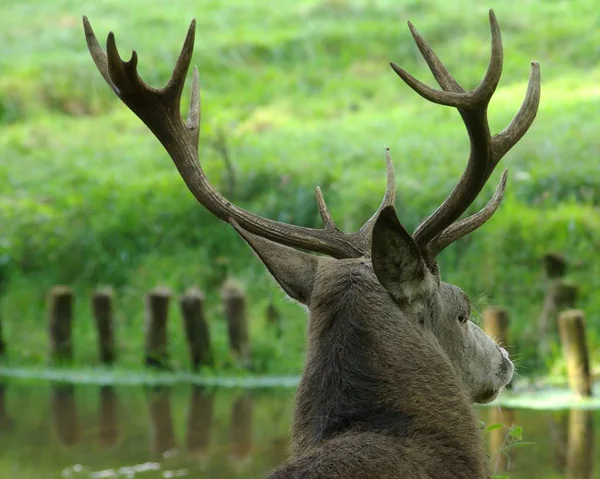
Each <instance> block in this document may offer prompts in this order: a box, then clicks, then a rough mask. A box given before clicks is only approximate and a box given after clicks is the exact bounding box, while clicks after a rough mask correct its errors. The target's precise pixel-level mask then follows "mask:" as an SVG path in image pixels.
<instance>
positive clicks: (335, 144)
mask: <svg viewBox="0 0 600 479" xmlns="http://www.w3.org/2000/svg"><path fill="white" fill-rule="evenodd" d="M489 7H493V8H494V9H495V12H496V15H497V17H498V20H499V22H500V26H501V29H502V34H503V42H504V52H505V61H504V70H503V76H502V79H501V82H500V86H499V88H498V91H497V93H496V95H495V97H494V99H493V101H492V103H491V106H490V111H489V121H490V125H491V129H492V132H493V133H495V132H498V131H499V130H501V129H502V128H504V127H505V126H506V125H507V124H508V122H509V121H510V119H511V118H512V116H513V115H514V114H515V113H516V111H517V110H518V108H519V106H520V103H521V101H522V98H523V96H524V93H525V88H526V84H527V79H528V71H529V62H530V61H531V60H537V61H539V62H540V65H541V72H542V100H541V106H540V110H539V113H538V117H537V119H536V121H535V123H534V125H533V127H532V128H531V129H530V131H529V132H528V133H527V135H526V136H525V137H524V138H523V139H522V140H521V142H520V143H519V144H518V145H517V146H516V147H515V148H514V149H513V150H512V151H511V152H510V153H509V154H508V155H507V156H506V157H505V159H504V160H503V161H502V163H501V166H506V167H508V168H509V183H508V188H507V193H506V197H505V201H504V204H503V205H502V207H501V208H500V210H499V211H498V212H497V214H496V215H495V216H494V218H493V219H492V220H491V221H490V222H489V223H488V224H486V226H485V227H483V228H482V229H481V230H479V231H478V232H477V233H475V234H473V235H471V236H469V237H468V238H466V239H464V240H461V241H460V242H458V243H457V244H455V245H453V246H452V247H450V248H448V249H447V250H446V251H444V253H443V254H442V255H441V258H440V262H441V267H442V273H443V276H444V279H445V280H446V281H449V282H454V283H456V284H457V285H459V286H461V287H462V288H463V289H465V291H466V292H467V293H468V294H469V295H470V296H471V297H472V298H474V299H475V301H474V304H475V306H476V308H477V309H478V310H479V311H481V310H482V308H484V307H485V306H486V305H488V304H496V305H501V306H505V307H507V308H509V309H510V312H511V317H512V320H513V321H512V328H513V329H512V333H513V342H514V345H515V346H514V348H513V351H514V352H515V353H516V354H518V355H519V356H520V362H521V363H522V365H523V367H522V368H521V374H528V373H530V372H533V371H534V370H535V368H536V367H538V366H539V365H540V364H541V365H544V366H548V365H549V364H550V363H551V362H552V361H553V359H554V358H542V359H541V360H535V358H534V356H533V355H534V352H535V348H536V345H537V340H538V338H537V330H536V321H537V316H538V314H539V312H540V309H541V303H542V297H543V286H544V284H543V280H544V278H543V272H542V256H543V255H544V254H545V253H547V252H549V251H558V252H561V253H563V254H565V255H566V257H567V258H568V260H569V261H570V264H571V265H572V267H571V269H570V270H569V276H570V279H572V280H573V281H575V282H576V283H578V284H579V286H580V300H579V306H580V307H581V308H583V309H584V310H585V311H586V313H587V317H588V324H589V328H590V334H589V339H590V345H591V348H592V351H593V354H594V356H595V358H596V359H598V358H599V357H600V293H599V292H598V291H600V258H599V257H598V253H599V248H600V215H599V209H598V208H599V207H598V204H599V203H600V157H599V152H600V135H599V134H598V133H599V132H600V114H598V111H599V110H600V48H599V45H600V29H598V28H597V26H598V25H599V24H600V10H599V9H598V8H597V6H596V5H595V3H594V2H591V1H585V0H575V1H570V2H567V1H521V2H518V3H517V2H513V1H507V2H496V4H493V3H492V4H489V5H488V4H478V6H477V7H473V3H472V2H466V1H456V2H445V1H442V0H429V1H426V2H415V1H405V2H398V1H391V0H390V1H388V0H379V1H378V0H363V1H359V0H320V1H319V0H311V1H309V0H301V1H290V0H282V1H280V2H279V3H278V4H277V7H276V8H274V7H273V5H272V4H270V3H267V2H243V1H241V0H231V1H221V2H217V1H214V0H212V1H209V0H205V1H200V2H199V1H190V0H182V1H180V2H177V7H176V8H173V3H172V2H159V1H157V2H141V1H138V0H136V1H133V0H132V1H130V2H116V1H114V0H102V1H98V2H94V3H91V2H88V3H87V4H85V5H82V2H75V1H74V0H57V1H53V2H39V1H32V0H23V1H21V2H18V3H14V2H12V3H8V2H2V3H1V4H0V123H1V128H0V157H1V158H2V161H1V162H0V282H1V284H0V287H1V293H2V297H1V299H0V301H1V303H0V308H1V310H0V317H1V318H2V322H3V332H4V336H5V339H6V342H7V345H8V353H7V357H6V359H5V360H4V361H5V363H6V364H8V365H40V364H43V363H44V362H45V361H46V358H47V333H46V325H45V324H46V323H45V313H44V297H45V294H46V291H47V290H48V288H49V287H50V286H52V285H54V284H69V285H72V286H73V287H74V288H75V289H76V291H77V293H78V296H77V302H76V314H77V316H76V321H75V339H76V344H75V346H76V360H77V363H78V364H80V365H86V366H87V365H90V364H94V363H95V362H96V350H95V345H96V343H95V341H96V339H95V331H94V328H93V323H92V320H91V316H90V313H89V306H88V303H89V300H88V295H89V292H90V291H91V289H92V288H94V287H96V286H100V285H105V284H109V285H113V286H114V287H115V288H116V291H117V300H118V303H117V305H118V320H119V324H118V327H119V329H118V332H117V333H118V339H119V351H120V366H122V367H131V368H133V367H140V366H141V351H142V344H143V341H142V337H143V296H144V294H145V293H146V292H147V291H148V290H149V289H151V288H153V287H154V286H156V285H165V286H168V287H170V288H172V289H173V290H174V291H175V292H178V293H179V292H182V291H183V290H184V289H185V288H187V287H188V286H190V285H192V284H197V285H198V286H200V287H201V288H202V289H203V290H204V291H205V292H206V294H207V314H208V316H209V318H210V321H211V328H212V332H213V338H214V343H215V346H214V347H215V351H216V356H217V370H219V371H224V370H228V369H230V368H232V367H233V366H232V362H231V360H230V358H229V357H228V353H227V341H226V337H225V331H226V326H225V325H224V322H223V315H222V311H221V309H220V307H219V302H220V297H219V287H220V284H221V283H222V282H223V279H224V278H225V275H226V274H230V275H233V276H235V277H237V278H238V279H239V280H240V281H241V282H242V283H243V284H245V285H246V287H247V289H248V294H249V305H250V312H251V336H252V343H253V355H254V358H255V361H256V369H257V371H259V372H270V373H297V372H298V371H299V368H300V366H301V364H302V359H303V351H304V328H305V315H304V312H303V311H302V310H301V309H300V308H299V307H297V306H295V305H293V304H291V303H290V302H289V301H286V300H285V299H283V294H282V293H281V292H280V291H279V289H278V288H277V287H276V285H275V284H274V282H273V281H272V280H271V279H270V278H269V277H268V276H267V274H266V272H265V270H264V268H263V266H262V265H261V264H260V263H259V261H258V260H257V259H255V258H254V257H253V255H252V253H251V252H250V250H249V248H248V247H247V246H246V245H245V244H244V242H243V241H242V240H241V239H239V238H238V237H237V236H236V234H235V233H234V232H233V231H232V230H231V229H230V227H228V226H227V225H225V224H223V223H220V222H219V221H218V220H216V219H214V218H212V217H211V216H210V215H209V214H208V213H206V212H205V211H204V209H203V208H202V207H201V206H199V205H198V204H197V203H196V202H195V200H194V199H193V197H192V195H191V194H190V193H189V192H188V190H187V189H186V187H185V186H184V184H183V181H182V180H181V178H180V177H179V175H178V173H177V171H176V169H175V167H174V166H173V164H172V162H171V160H170V159H169V157H168V156H167V154H166V153H165V152H164V150H163V149H162V147H161V145H160V144H159V142H158V141H157V140H156V139H155V138H154V137H153V136H152V134H151V133H150V132H149V131H148V130H147V129H146V127H145V126H144V125H143V124H142V122H141V121H139V119H138V118H137V117H135V115H134V114H132V113H131V112H130V111H129V110H128V109H127V108H126V107H125V106H124V105H123V104H122V103H121V102H120V101H119V100H118V99H117V98H116V97H115V96H114V94H113V93H112V91H110V89H109V88H108V86H107V85H106V84H105V83H104V80H103V79H102V78H101V76H100V74H99V73H98V72H97V70H96V68H95V66H94V64H93V62H92V60H91V58H90V56H89V54H88V51H87V48H86V45H85V39H84V35H83V28H82V25H81V16H82V15H84V14H85V15H87V16H88V18H89V19H90V21H91V23H92V26H93V27H94V30H95V32H96V34H97V35H98V37H99V39H100V41H101V43H102V44H104V39H105V38H106V35H107V34H108V32H109V31H110V30H113V31H114V32H115V34H116V38H117V44H118V45H119V49H120V51H121V53H122V55H123V56H124V57H128V54H129V53H128V52H129V51H130V50H131V49H132V48H135V49H136V50H137V52H138V53H139V56H140V63H139V70H140V73H141V75H142V76H143V77H144V79H145V80H146V81H147V82H149V83H150V84H152V85H154V86H162V85H163V84H164V83H165V82H166V81H167V79H168V77H169V74H170V69H171V68H172V66H173V65H174V62H175V59H176V58H177V55H178V53H179V49H180V47H181V44H182V42H183V39H184V36H185V33H186V30H187V27H188V25H189V22H190V21H191V19H192V18H193V17H195V18H196V20H197V33H196V47H195V53H194V59H193V63H194V64H196V65H198V68H199V70H200V77H201V88H202V102H203V103H202V113H203V123H202V131H201V136H200V149H201V162H202V165H203V167H204V169H205V171H206V173H207V175H208V176H209V178H210V180H211V181H212V182H213V184H215V185H216V186H217V187H218V188H219V189H220V190H221V191H223V192H227V194H228V195H229V196H230V197H231V198H232V199H233V200H234V201H235V202H237V203H238V204H240V205H242V206H244V207H246V208H248V209H251V210H253V211H255V212H257V213H259V214H262V215H264V216H268V217H270V218H274V219H278V220H282V221H288V222H294V223H296V224H300V225H309V226H317V225H319V224H320V219H319V216H318V213H317V208H316V203H315V200H314V188H315V186H317V185H320V186H321V188H322V190H323V192H324V194H325V197H326V199H327V201H328V204H329V206H330V209H331V211H332V214H333V216H334V217H335V218H336V220H337V222H338V225H339V226H341V227H342V228H343V229H345V230H353V229H355V228H357V227H359V226H360V225H361V224H362V222H364V220H366V219H367V218H368V217H369V216H370V215H371V214H372V213H373V212H374V211H375V209H376V207H377V206H378V204H379V202H380V199H381V196H382V195H383V191H384V188H385V167H384V149H385V148H386V147H390V148H391V149H392V155H393V158H394V162H395V166H396V174H397V182H398V199H397V203H396V207H397V210H398V212H399V214H400V215H401V219H402V221H403V223H404V224H405V225H406V227H407V228H408V229H409V230H412V229H414V227H415V226H416V225H417V224H418V222H419V221H420V220H421V219H423V218H424V217H425V216H426V215H428V214H429V213H430V212H431V211H433V209H434V208H435V207H436V206H437V205H438V204H439V203H440V202H441V201H442V200H443V199H444V197H445V196H446V195H447V193H448V192H449V191H450V190H451V188H452V187H453V185H454V183H455V182H456V181H457V179H458V178H459V176H460V174H461V171H462V169H463V168H464V166H465V163H466V159H467V154H468V138H467V135H466V133H465V131H464V127H463V125H462V122H461V120H460V117H459V115H458V114H457V112H456V111H455V110H454V109H451V108H447V107H442V106H439V105H434V104H430V103H427V102H426V101H425V100H423V99H422V98H421V97H419V96H418V95H417V94H415V93H414V92H413V91H411V90H410V89H409V88H408V87H407V86H406V85H405V84H404V83H403V82H402V81H401V80H400V79H399V78H398V77H397V76H396V75H395V74H394V72H393V71H392V70H391V69H390V67H389V62H390V61H394V62H395V63H397V64H398V65H400V66H402V67H403V68H405V69H407V70H408V71H410V72H411V73H413V74H414V75H415V76H417V77H418V78H420V79H423V80H424V81H426V82H427V83H428V84H430V85H433V80H432V79H431V74H430V73H429V72H428V71H427V69H426V65H425V64H424V62H423V61H422V60H421V58H420V56H419V54H418V50H417V48H416V46H415V45H414V42H413V40H412V38H411V36H410V33H409V30H408V28H407V26H406V22H407V21H408V20H410V21H411V22H413V23H414V24H415V26H416V27H417V28H418V29H419V31H420V32H421V33H422V34H423V35H424V36H425V38H426V39H427V40H428V41H429V42H430V44H431V46H432V47H433V48H434V49H435V51H436V52H437V53H438V55H439V56H440V58H441V59H442V60H443V61H444V62H445V64H446V65H447V66H448V68H449V69H450V71H452V72H453V73H454V75H455V77H456V78H457V79H458V81H460V82H461V83H462V84H463V86H464V87H465V88H469V89H471V88H474V87H475V86H476V85H477V84H478V83H479V81H480V80H481V78H482V77H483V74H484V72H485V68H486V66H487V61H488V58H489V43H490V42H489V38H490V34H489V25H488V18H487V10H488V8H489ZM190 76H191V75H190ZM188 90H189V89H188ZM186 96H187V93H186ZM186 99H187V98H186ZM184 104H185V103H184ZM223 144H225V145H226V149H227V152H228V155H229V157H230V159H231V161H232V163H233V165H234V169H233V172H231V171H230V170H229V169H228V168H227V164H226V162H225V161H224V158H223V155H222V152H221V150H222V148H221V147H222V146H223ZM500 171H501V168H498V171H497V172H496V173H495V174H494V175H493V176H492V179H491V181H490V184H489V185H488V186H487V187H486V189H485V190H484V193H483V194H482V195H481V197H480V198H479V199H478V201H477V204H476V205H475V207H481V206H482V205H483V204H484V203H485V202H486V201H487V199H488V198H489V196H490V195H491V193H492V191H493V189H494V188H495V185H496V183H497V181H498V180H499V175H500ZM475 207H474V208H472V210H473V211H474V209H475ZM270 300H273V301H275V304H276V305H277V307H278V308H279V309H280V310H281V311H282V317H283V325H284V334H283V337H282V339H281V340H280V341H275V336H274V334H273V332H272V331H269V330H268V329H267V328H266V327H265V323H264V314H263V311H264V308H265V306H266V304H267V303H268V301H270ZM169 328H170V335H171V339H172V342H171V354H172V357H173V362H174V365H175V366H176V367H181V368H185V367H187V351H186V349H185V344H184V340H183V332H182V327H181V321H180V319H179V315H178V308H177V303H176V301H174V302H173V304H172V318H171V322H170V325H169Z"/></svg>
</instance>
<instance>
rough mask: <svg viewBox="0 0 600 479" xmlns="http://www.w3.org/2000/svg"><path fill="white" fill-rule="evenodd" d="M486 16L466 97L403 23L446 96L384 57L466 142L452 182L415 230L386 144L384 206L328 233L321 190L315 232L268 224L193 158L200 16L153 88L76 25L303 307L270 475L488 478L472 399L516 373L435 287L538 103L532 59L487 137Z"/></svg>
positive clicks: (460, 305) (491, 209)
mask: <svg viewBox="0 0 600 479" xmlns="http://www.w3.org/2000/svg"><path fill="white" fill-rule="evenodd" d="M489 22H490V28H491V56H490V60H489V64H488V67H487V71H486V73H485V76H484V78H483V80H482V81H481V83H480V84H479V85H478V86H477V87H476V88H475V89H473V90H472V91H465V89H463V88H462V87H461V86H460V84H459V83H458V82H457V81H456V80H455V79H454V77H453V76H452V75H451V74H450V72H449V71H448V70H447V68H446V67H445V66H444V65H443V63H442V62H441V61H440V59H439V58H438V57H437V55H436V54H435V53H434V51H433V50H432V49H431V48H430V46H429V45H428V43H426V41H425V40H424V38H423V37H422V36H421V35H420V34H419V33H418V31H417V30H416V28H415V27H414V26H413V25H412V23H410V22H408V27H409V29H410V32H411V34H412V37H413V39H414V41H415V43H416V45H417V47H418V49H419V51H420V53H421V55H422V56H423V58H424V60H425V62H426V63H427V65H428V66H429V68H430V70H431V72H432V74H433V76H434V78H435V80H436V81H437V83H438V84H439V86H440V87H441V89H434V88H431V87H429V86H428V85H426V84H425V83H423V82H421V81H420V80H418V79H416V78H415V77H413V76H412V75H411V74H409V73H408V72H406V71H405V70H403V69H402V68H400V67H399V66H397V65H396V64H395V63H393V62H391V63H390V65H391V67H392V69H393V70H394V72H395V73H396V74H397V75H398V76H399V77H400V78H401V79H402V80H403V81H404V82H405V83H406V84H407V85H408V86H409V87H410V88H411V89H412V90H414V91H415V92H416V93H417V94H419V95H420V96H421V97H423V98H424V99H425V100H428V101H429V102H433V103H436V104H439V105H442V106H448V107H453V108H456V109H457V110H458V112H459V114H460V116H461V117H462V120H463V122H464V126H465V128H466V130H467V134H468V136H469V140H470V150H469V156H468V161H467V166H466V168H465V170H464V172H463V173H462V176H461V177H460V179H459V180H458V182H457V183H456V185H455V186H454V188H453V189H452V191H451V192H450V193H449V194H448V196H447V197H446V199H445V200H444V201H443V202H442V203H441V204H440V206H439V207H438V208H437V209H436V210H435V211H434V212H433V213H432V214H430V215H429V216H428V217H427V218H426V219H424V220H423V221H422V222H421V223H420V224H419V225H418V226H417V228H416V229H415V230H414V232H413V233H412V234H411V233H409V232H408V231H407V229H406V228H405V227H404V226H403V225H402V223H401V222H400V220H399V218H398V215H397V213H396V210H395V206H394V205H395V198H396V183H395V182H396V177H395V172H394V167H393V164H392V160H391V155H390V150H389V148H388V149H386V150H385V159H386V171H387V183H386V190H385V194H384V198H383V200H382V202H381V204H380V205H379V207H378V208H377V210H376V212H375V213H374V214H373V215H372V216H371V217H370V218H369V219H368V220H367V221H366V222H365V223H364V224H363V226H361V227H360V229H358V230H357V231H353V232H344V231H342V230H340V229H339V228H338V227H337V225H336V223H335V221H334V219H333V217H332V215H331V214H330V212H329V209H328V207H327V205H326V202H325V200H324V196H323V193H322V192H321V190H320V188H319V187H317V188H316V203H317V207H318V210H319V213H320V216H321V218H322V220H323V227H322V228H309V227H305V226H298V225H293V224H287V223H282V222H278V221H275V220H272V219H269V218H266V217H261V216H258V215H256V214H253V213H252V212H250V211H247V210H245V209H243V208H242V207H240V206H237V205H235V204H233V203H232V202H230V201H229V200H227V199H226V198H225V197H223V196H222V195H221V194H220V193H219V192H218V191H217V190H216V189H215V187H214V186H212V185H211V184H210V183H209V181H208V179H207V177H206V175H205V173H204V171H203V169H202V166H201V164H200V161H199V128H200V93H199V74H198V69H197V68H196V67H194V69H193V74H192V87H191V97H190V98H191V99H190V107H189V113H188V115H187V118H186V119H185V120H184V119H183V118H182V116H181V112H180V103H181V95H182V92H183V88H184V83H185V80H186V76H187V74H188V69H189V66H190V63H191V58H192V53H193V47H194V39H195V19H194V20H192V22H191V24H190V26H189V29H188V31H187V36H186V38H185V41H184V43H183V47H182V49H181V52H180V55H179V57H178V59H177V61H176V63H175V66H174V69H173V73H172V76H171V78H170V79H169V81H168V83H167V84H166V86H164V87H163V88H160V89H158V88H154V87H151V86H149V85H148V84H146V83H145V82H144V80H143V79H142V78H140V76H139V75H138V72H137V64H138V56H137V53H136V51H135V50H133V52H132V55H131V58H130V59H129V60H128V61H124V60H123V59H122V58H121V56H120V54H119V52H118V50H117V45H116V41H115V36H114V34H113V32H110V33H109V34H108V37H107V41H106V51H104V50H103V49H102V47H101V46H100V44H99V42H98V40H97V38H96V35H95V33H94V31H93V29H92V26H91V24H90V22H89V20H88V18H87V17H86V16H83V27H84V32H85V37H86V42H87V47H88V50H89V52H90V55H91V57H92V59H93V61H94V63H95V65H96V67H97V68H98V70H99V72H100V74H101V75H102V77H103V78H104V80H105V81H106V82H107V83H108V85H109V86H110V87H111V88H112V90H113V92H114V93H115V94H116V96H117V97H118V98H119V99H120V100H121V101H122V102H123V103H124V104H125V105H126V106H127V107H128V108H129V109H130V110H131V111H133V112H134V113H135V114H136V115H137V116H138V118H139V119H140V120H141V121H142V122H143V123H144V124H145V125H146V126H147V127H148V129H149V130H150V131H151V132H152V133H153V134H154V136H155V137H156V138H157V139H158V140H159V142H160V143H161V144H162V146H163V147H164V149H165V150H166V152H167V153H168V154H169V156H170V157H171V159H172V160H173V162H174V164H175V166H176V168H177V170H178V171H179V173H180V175H181V177H182V179H183V181H184V182H185V184H186V185H187V188H188V189H189V190H190V192H191V193H192V194H193V196H194V197H195V198H196V199H197V201H198V202H199V203H200V204H201V205H203V206H204V207H205V208H207V209H208V210H209V211H210V212H211V213H212V214H213V215H214V216H216V217H217V218H219V219H220V220H222V221H223V222H226V223H228V224H229V225H230V226H231V227H232V228H234V229H235V231H236V232H237V233H238V234H239V235H240V236H241V237H242V238H243V240H245V242H246V243H248V245H249V246H250V247H251V249H252V250H253V252H254V254H255V255H256V256H257V257H258V258H259V259H260V261H261V262H262V263H263V264H264V266H265V267H266V268H267V270H268V271H269V273H270V275H271V276H272V277H273V278H274V279H275V281H276V282H277V283H278V284H279V285H280V287H281V288H282V290H283V292H285V294H286V295H287V296H289V298H291V300H293V301H295V302H297V303H299V304H300V305H301V306H302V307H304V308H305V309H306V311H307V313H308V325H307V333H306V334H307V335H306V340H307V346H306V355H305V360H304V365H303V369H302V374H301V376H300V380H299V384H298V387H297V390H296V395H295V404H294V413H293V419H292V425H291V441H290V442H291V443H290V446H289V458H288V459H287V460H286V461H285V462H284V463H283V464H281V465H280V466H279V467H278V468H276V469H274V470H271V471H269V472H268V473H267V474H268V478H269V479H280V478H311V479H317V478H353V479H362V478H365V479H366V478H369V479H373V478H402V479H425V478H436V479H450V478H453V479H457V478H465V479H467V478H468V479H475V478H487V477H490V471H489V466H488V463H487V457H486V454H485V450H484V446H483V442H484V441H483V437H482V431H481V427H480V425H479V423H478V421H477V416H476V413H475V410H474V407H473V405H474V404H488V403H490V402H492V401H493V400H495V399H496V398H497V397H498V395H499V394H500V393H501V391H502V390H503V388H504V387H505V386H506V385H507V384H508V383H509V382H510V381H511V379H512V376H513V373H514V369H515V367H514V364H513V362H512V361H511V359H510V357H509V354H508V352H507V351H506V350H505V349H503V348H500V347H499V346H498V345H497V344H496V343H495V342H494V341H493V339H492V338H490V337H489V336H487V335H486V334H485V333H484V332H483V331H482V330H481V329H480V328H479V327H478V326H477V324H475V322H473V320H472V318H471V314H472V306H471V304H470V300H469V298H468V296H467V295H466V294H465V292H464V291H463V290H462V289H460V288H459V287H458V286H456V285H453V284H449V283H446V282H444V281H442V280H441V272H440V268H439V265H438V262H437V260H436V258H437V256H438V255H439V253H440V252H442V251H443V250H444V249H445V248H446V247H447V246H449V245H450V244H452V243H453V242H455V241H457V240H458V239H460V238H463V237H465V236H466V235H468V234H470V233H472V232H474V231H475V230H477V229H478V228H480V227H481V226H482V225H483V224H484V223H485V222H486V221H487V220H489V218H491V216H492V215H493V214H494V213H495V212H496V211H497V209H498V207H499V206H500V203H501V201H502V199H503V196H504V192H505V188H506V184H507V171H508V170H507V169H504V171H503V173H502V176H501V179H500V182H499V184H498V186H497V187H496V189H495V192H494V193H493V194H492V195H491V199H490V200H489V201H488V202H487V204H486V205H485V206H484V207H482V208H481V209H480V210H478V211H476V212H475V213H473V214H470V215H468V216H466V217H463V215H464V214H465V212H466V211H467V209H468V208H469V207H470V206H471V205H472V204H473V202H474V201H475V199H476V198H477V197H478V196H479V194H480V192H481V191H482V189H483V188H484V186H485V185H486V184H487V182H488V180H489V178H490V176H491V175H492V173H493V171H494V169H495V167H496V166H497V164H498V163H499V161H500V160H501V159H502V158H503V157H504V156H505V155H506V153H507V152H508V151H509V150H510V149H511V148H512V147H513V146H514V145H515V144H516V143H517V142H518V141H519V140H520V139H521V138H522V137H523V135H525V133H526V132H527V131H528V129H529V128H530V126H531V125H532V123H533V121H534V119H535V117H536V114H537V110H538V106H539V101H540V70H539V64H538V62H535V61H532V62H531V67H530V73H529V79H528V86H527V89H526V93H525V98H524V100H523V102H522V104H521V106H520V109H519V110H518V112H517V114H516V115H515V116H514V118H513V119H512V121H511V122H510V123H509V125H508V126H507V127H506V128H505V129H504V130H502V131H501V132H499V133H497V134H494V135H492V134H491V132H490V128H489V125H488V120H487V110H488V105H489V102H490V100H491V98H492V96H493V94H494V92H495V90H496V87H497V85H498V83H499V80H500V76H501V72H502V66H503V47H502V39H501V35H500V27H499V25H498V21H497V19H496V16H495V14H494V12H493V10H490V11H489ZM461 217H462V219H461Z"/></svg>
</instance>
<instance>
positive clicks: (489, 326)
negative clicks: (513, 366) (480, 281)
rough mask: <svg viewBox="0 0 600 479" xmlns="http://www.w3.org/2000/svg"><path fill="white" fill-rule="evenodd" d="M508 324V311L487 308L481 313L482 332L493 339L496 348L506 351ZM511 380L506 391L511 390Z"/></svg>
mask: <svg viewBox="0 0 600 479" xmlns="http://www.w3.org/2000/svg"><path fill="white" fill-rule="evenodd" d="M509 324H510V321H509V318H508V311H507V310H506V309H502V308H496V307H489V308H486V309H485V311H484V312H483V330H484V331H485V333H486V334H487V335H488V336H489V337H491V338H492V339H494V341H496V343H497V344H498V346H500V347H502V348H504V349H508V345H509V342H508V338H509V335H508V326H509ZM512 385H513V383H512V380H511V382H510V383H508V384H507V386H506V389H512Z"/></svg>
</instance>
